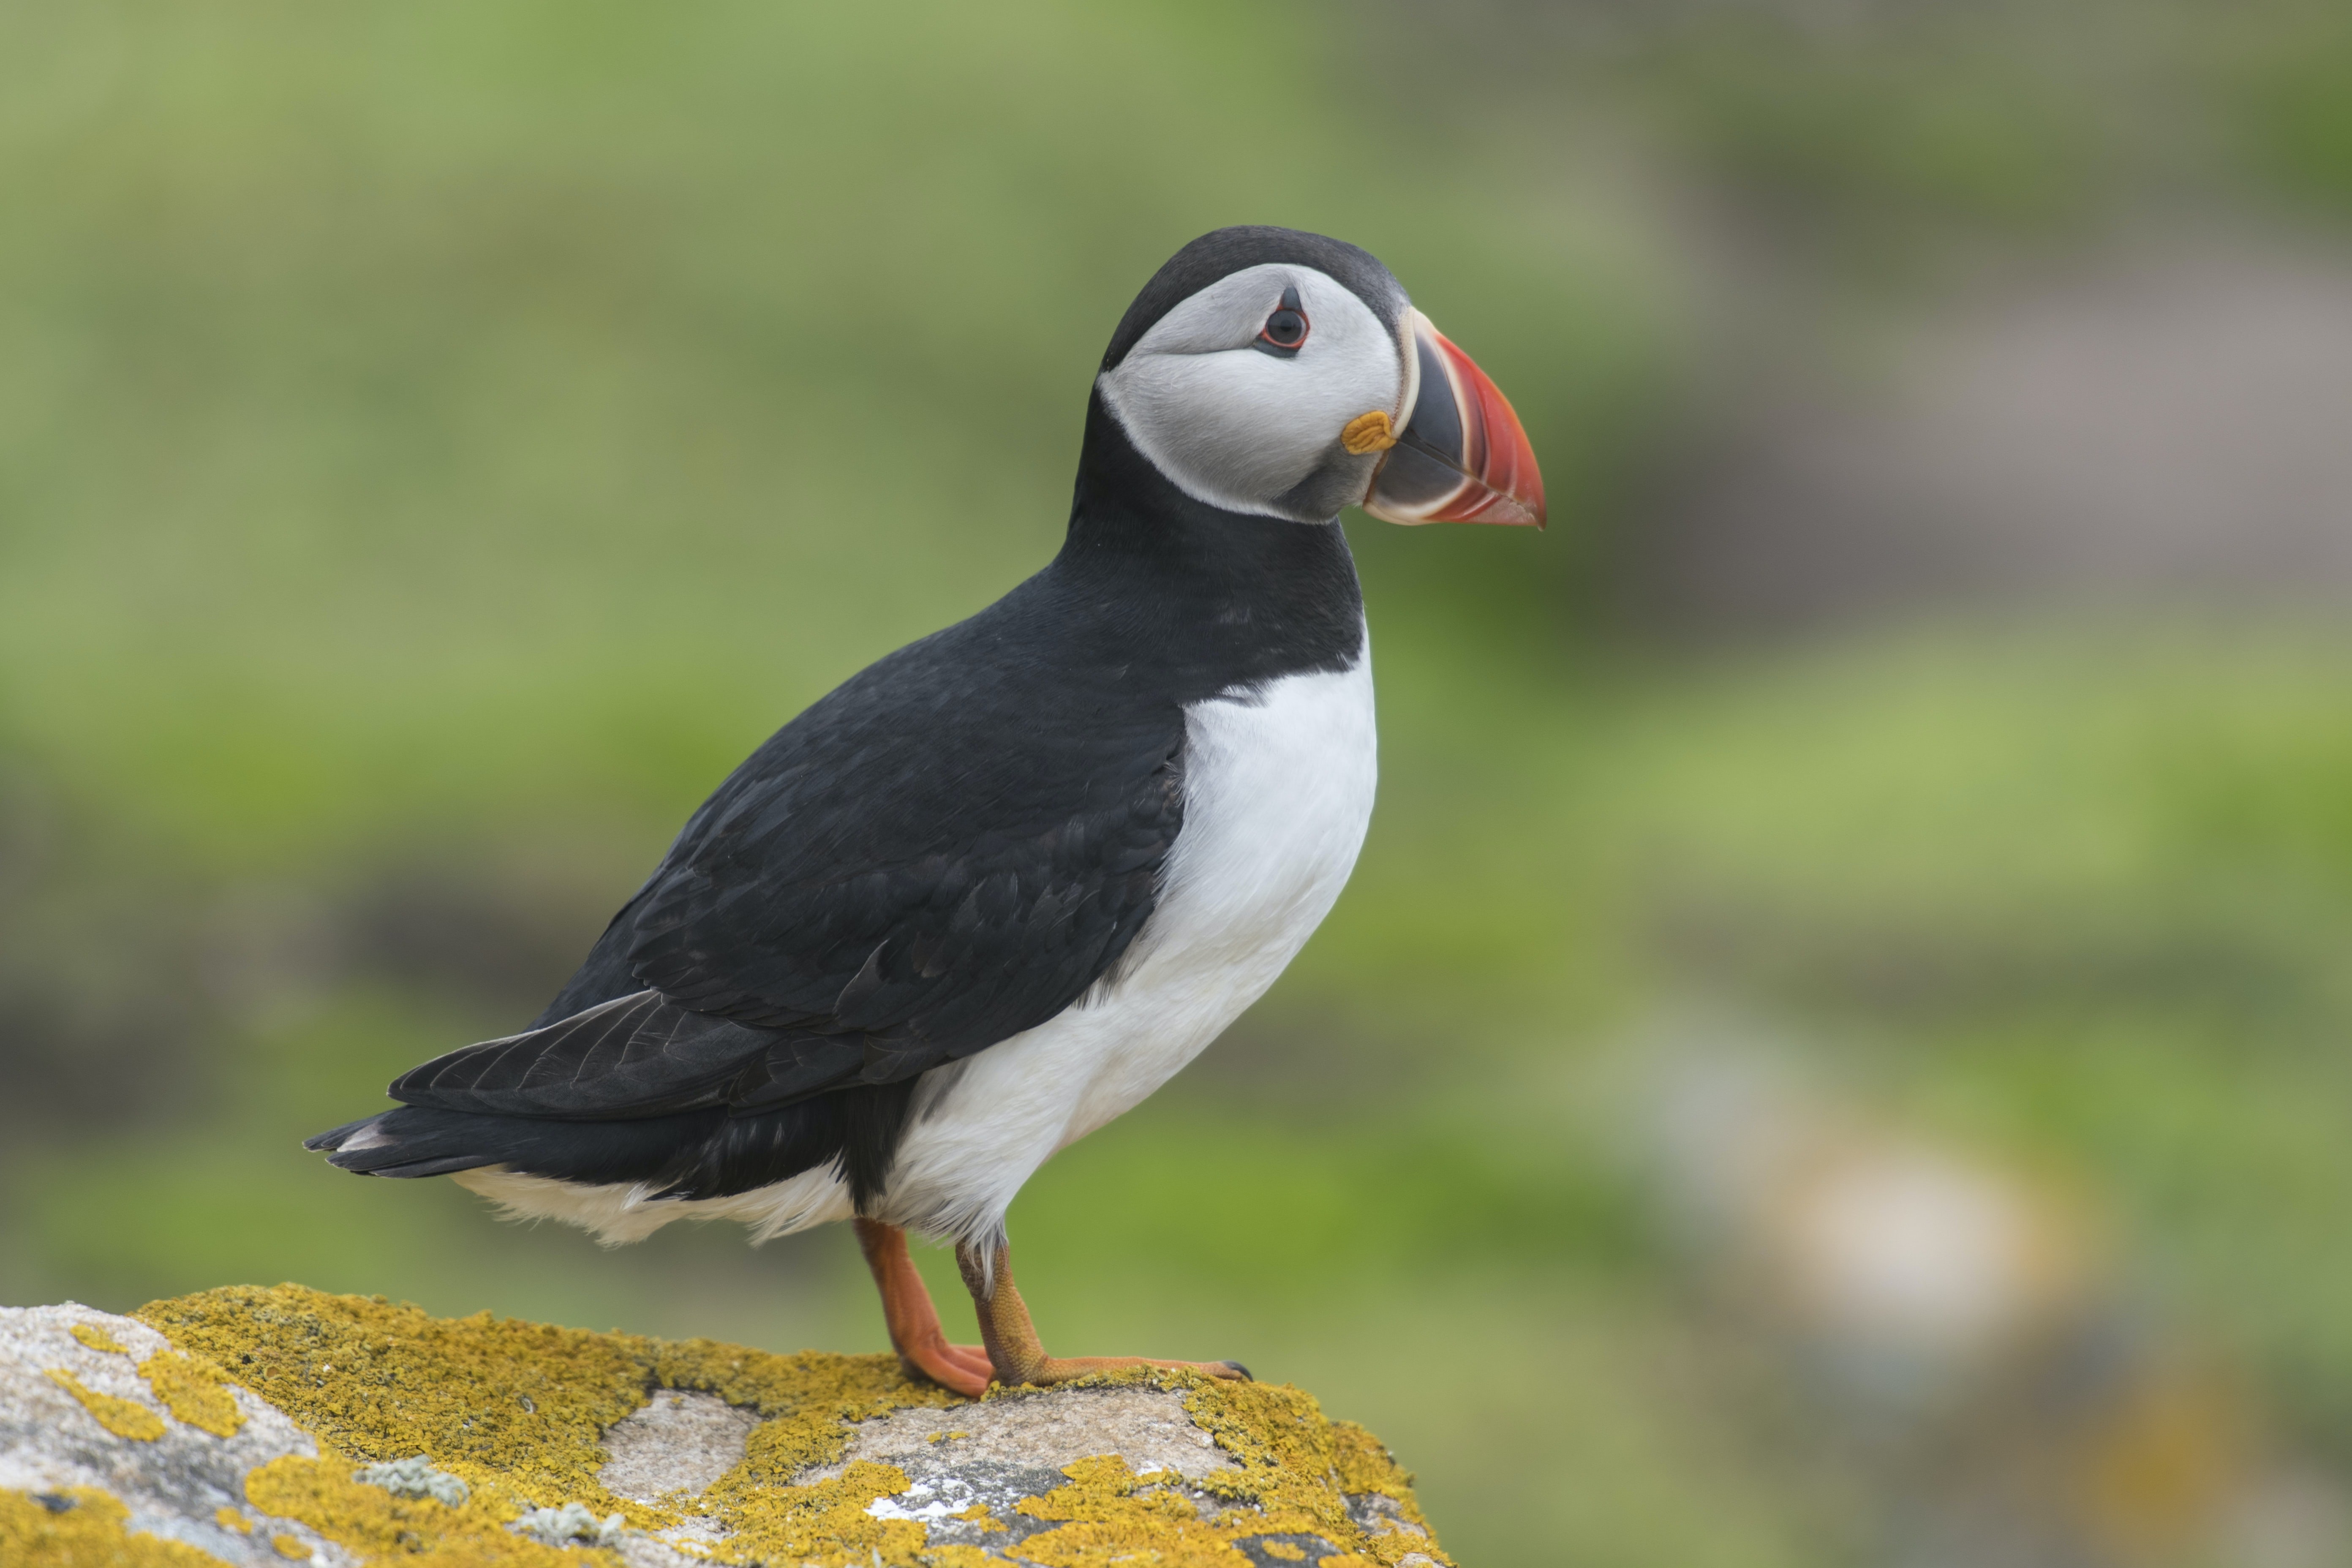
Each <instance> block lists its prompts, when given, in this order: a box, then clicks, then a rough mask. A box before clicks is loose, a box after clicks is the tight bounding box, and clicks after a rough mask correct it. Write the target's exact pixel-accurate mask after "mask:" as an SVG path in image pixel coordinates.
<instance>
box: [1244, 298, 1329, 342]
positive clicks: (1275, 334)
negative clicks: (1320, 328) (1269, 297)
mask: <svg viewBox="0 0 2352 1568" xmlns="http://www.w3.org/2000/svg"><path fill="white" fill-rule="evenodd" d="M1312 330H1313V323H1311V322H1309V321H1307V307H1306V306H1305V305H1304V304H1303V303H1302V302H1301V301H1300V300H1299V298H1298V290H1297V289H1296V288H1291V289H1284V290H1283V291H1282V302H1281V303H1280V304H1278V305H1276V307H1275V308H1274V310H1273V313H1272V314H1270V315H1268V316H1267V317H1266V319H1265V326H1263V327H1261V328H1259V329H1258V334H1257V342H1255V343H1253V344H1251V345H1250V346H1251V347H1253V348H1256V349H1261V350H1263V351H1265V353H1270V354H1276V355H1278V356H1279V357H1281V358H1283V359H1288V358H1290V357H1291V356H1292V355H1293V354H1295V353H1297V352H1298V351H1299V349H1300V347H1301V346H1302V345H1304V344H1305V343H1306V342H1307V333H1308V332H1309V331H1312Z"/></svg>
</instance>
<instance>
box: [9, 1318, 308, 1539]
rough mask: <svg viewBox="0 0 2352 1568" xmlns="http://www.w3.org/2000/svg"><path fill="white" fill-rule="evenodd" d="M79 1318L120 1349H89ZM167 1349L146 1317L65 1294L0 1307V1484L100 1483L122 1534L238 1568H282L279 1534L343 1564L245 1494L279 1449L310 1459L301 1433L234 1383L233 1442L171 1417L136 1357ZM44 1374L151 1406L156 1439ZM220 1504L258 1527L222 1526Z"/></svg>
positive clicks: (55, 1491) (54, 1492)
mask: <svg viewBox="0 0 2352 1568" xmlns="http://www.w3.org/2000/svg"><path fill="white" fill-rule="evenodd" d="M76 1324H82V1325H86V1326H87V1327H89V1328H91V1329H94V1330H98V1331H102V1332H103V1333H104V1334H105V1335H106V1336H107V1337H109V1338H110V1339H111V1340H112V1341H113V1342H115V1343H116V1344H119V1345H121V1346H122V1347H123V1350H124V1351H125V1352H128V1353H127V1354H118V1353H116V1352H112V1351H100V1350H92V1349H91V1348H90V1347H89V1346H88V1345H86V1344H83V1343H82V1342H80V1341H79V1340H77V1339H75V1338H74V1337H73V1330H74V1326H75V1325H76ZM170 1348H171V1347H170V1346H169V1345H168V1344H166V1343H165V1342H164V1339H163V1335H161V1334H159V1333H157V1332H156V1331H154V1330H152V1329H151V1328H149V1327H148V1326H147V1325H146V1324H144V1323H142V1322H139V1321H135V1320H133V1319H130V1318H118V1317H115V1316H113V1315H112V1314H111V1313H107V1312H100V1311H98V1310H95V1309H92V1308H89V1307H83V1306H79V1305H77V1304H75V1303H73V1302H70V1301H68V1302H67V1303H65V1304H64V1305H62V1306H56V1307H8V1308H0V1489H7V1490H10V1491H21V1492H31V1493H34V1494H35V1495H46V1496H51V1497H55V1496H58V1495H59V1494H60V1493H62V1492H64V1491H65V1490H66V1489H69V1488H74V1487H94V1488H98V1489H101V1490H104V1491H107V1492H110V1493H111V1494H112V1495H113V1496H115V1497H116V1498H119V1499H120V1500H121V1501H122V1503H123V1505H124V1506H125V1507H126V1508H128V1509H129V1510H131V1517H130V1518H129V1519H128V1520H127V1521H125V1523H124V1528H125V1529H126V1530H129V1531H132V1532H133V1533H144V1534H150V1535H158V1536H163V1537H165V1538H167V1539H169V1540H173V1541H179V1542H185V1543H186V1544H188V1545H190V1546H194V1547H196V1548H197V1549H199V1550H201V1551H205V1552H210V1553H212V1554H213V1555H214V1556H215V1557H217V1558H219V1559H220V1560H221V1561H222V1562H224V1563H235V1564H237V1565H238V1568H247V1565H251V1568H262V1565H263V1564H268V1565H269V1568H286V1563H287V1562H288V1561H289V1559H288V1557H287V1556H286V1555H284V1554H282V1553H281V1552H279V1551H278V1549H277V1548H276V1546H275V1544H274V1542H276V1541H277V1540H278V1538H280V1537H287V1536H290V1537H293V1538H294V1539H296V1540H299V1542H302V1543H303V1544H304V1545H305V1546H307V1547H309V1548H310V1561H311V1562H312V1563H316V1564H320V1568H341V1565H343V1564H345V1563H350V1562H351V1561H352V1559H351V1557H350V1555H349V1554H348V1553H347V1552H344V1551H343V1549H342V1548H341V1547H340V1546H337V1545H335V1544H334V1543H333V1542H329V1541H325V1540H322V1539H321V1538H320V1537H319V1536H318V1535H317V1534H316V1533H314V1532H313V1531H310V1530H309V1529H307V1528H306V1527H304V1526H302V1525H299V1524H296V1523H294V1522H292V1521H289V1520H277V1519H269V1518H267V1517H266V1516H264V1515H262V1514H260V1513H258V1512H257V1511H256V1510H254V1508H253V1507H252V1506H251V1505H250V1504H248V1503H247V1501H246V1499H245V1478H246V1476H247V1474H248V1473H249V1472H250V1471H251V1470H252V1469H253V1468H255V1467H256V1466H258V1465H266V1464H268V1462H269V1461H270V1460H272V1459H276V1458H282V1457H284V1456H286V1455H288V1454H298V1455H300V1456H301V1457H303V1458H317V1457H318V1452H319V1448H318V1445H317V1444H316V1443H314V1442H312V1441H311V1439H310V1435H309V1434H308V1433H306V1432H304V1431H303V1430H302V1429H301V1428H300V1427H299V1426H295V1425H294V1423H293V1422H292V1421H290V1420H289V1419H287V1417H286V1416H284V1415H281V1414H279V1413H278V1411H277V1410H276V1409H274V1408H272V1407H271V1406H269V1405H265V1404H264V1403H262V1402H261V1401H260V1400H259V1399H257V1398H256V1397H254V1395H253V1394H250V1393H248V1392H247V1391H246V1390H245V1389H242V1388H233V1389H231V1390H230V1391H229V1392H230V1397H232V1398H234V1399H235V1400H236V1405H237V1408H238V1409H239V1410H240V1411H242V1412H244V1415H245V1424H244V1426H242V1427H241V1428H239V1430H238V1431H237V1433H236V1436H233V1437H218V1436H214V1435H213V1434H212V1433H210V1432H206V1431H204V1430H202V1429H200V1428H198V1427H194V1426H186V1425H184V1424H183V1423H181V1422H179V1421H175V1420H173V1418H172V1415H171V1412H170V1411H169V1410H168V1409H166V1408H165V1407H164V1405H163V1401H162V1400H160V1399H158V1398H156V1397H155V1393H154V1390H152V1388H150V1387H149V1386H148V1385H147V1381H146V1379H144V1378H142V1377H141V1376H140V1375H139V1363H141V1362H143V1361H144V1360H146V1359H147V1358H148V1357H149V1356H152V1355H153V1354H155V1353H156V1352H159V1351H163V1350H168V1349H170ZM52 1372H63V1373H67V1374H68V1375H69V1376H71V1377H72V1378H73V1379H74V1380H75V1381H76V1382H78V1383H79V1384H81V1385H82V1386H83V1387H84V1388H87V1389H89V1390H90V1391H91V1392H92V1393H95V1394H111V1395H112V1396H114V1397H115V1398H117V1399H126V1400H129V1401H130V1402H131V1403H132V1404H133V1405H139V1406H141V1407H142V1408H144V1409H146V1410H149V1411H152V1413H153V1414H154V1415H157V1416H158V1417H160V1418H161V1420H162V1421H163V1436H160V1437H157V1438H155V1439H153V1440H152V1441H140V1440H138V1439H135V1438H130V1437H123V1436H117V1435H116V1434H115V1433H113V1432H110V1431H109V1430H107V1428H106V1427H105V1426H104V1425H102V1424H101V1423H100V1421H99V1419H98V1417H97V1416H95V1415H91V1414H90V1413H89V1410H87V1409H86V1408H84V1407H83V1405H82V1404H81V1402H80V1401H79V1400H78V1399H76V1398H75V1397H74V1396H73V1394H70V1393H68V1391H67V1390H66V1389H65V1388H64V1387H63V1386H62V1385H61V1384H58V1382H57V1380H56V1379H54V1378H52V1377H51V1376H50V1375H49V1373H52ZM225 1508H226V1509H235V1510H237V1511H238V1512H239V1513H241V1514H243V1515H244V1516H245V1518H246V1519H247V1520H248V1521H253V1522H254V1523H255V1525H256V1526H257V1528H255V1529H254V1530H253V1531H251V1532H250V1533H247V1532H242V1531H235V1530H230V1529H226V1528H225V1527H224V1526H223V1525H222V1524H221V1523H220V1521H219V1519H218V1513H219V1510H222V1509H225Z"/></svg>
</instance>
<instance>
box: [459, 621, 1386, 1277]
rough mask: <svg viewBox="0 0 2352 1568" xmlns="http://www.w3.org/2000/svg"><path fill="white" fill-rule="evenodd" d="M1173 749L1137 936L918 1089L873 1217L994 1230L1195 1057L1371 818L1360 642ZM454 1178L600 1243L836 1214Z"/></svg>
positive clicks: (771, 1195) (1369, 729)
mask: <svg viewBox="0 0 2352 1568" xmlns="http://www.w3.org/2000/svg"><path fill="white" fill-rule="evenodd" d="M1184 732H1185V742H1184V826H1183V830H1182V831H1181V833H1179V834H1178V835H1177V837H1176V843H1175V846H1174V847H1173V848H1172V849H1171V851H1170V854H1169V860H1168V870H1167V877H1166V880H1165V883H1164V885H1163V887H1162V889H1161V891H1160V902H1159V906H1158V908H1157V909H1156V910H1154V911H1153V912H1152V916H1151V919H1150V921H1149V922H1148V923H1147V924H1146V925H1145V926H1144V928H1143V930H1142V931H1140V932H1139V933H1138V935H1137V937H1136V939H1135V943H1134V945H1133V946H1132V947H1131V948H1130V949H1129V952H1128V953H1127V956H1126V957H1125V958H1124V959H1123V960H1122V961H1121V963H1119V964H1118V967H1117V968H1116V969H1114V970H1113V971H1112V973H1111V974H1109V975H1108V976H1107V977H1106V978H1105V979H1104V980H1103V981H1102V982H1100V983H1098V984H1097V985H1096V986H1095V987H1094V988H1093V989H1092V990H1091V991H1089V992H1088V993H1087V994H1086V996H1084V997H1083V998H1081V999H1080V1000H1079V1001H1078V1002H1077V1003H1076V1004H1075V1005H1072V1006H1070V1007H1069V1008H1067V1009H1066V1010H1065V1011H1064V1012H1062V1013H1061V1014H1059V1015H1058V1016H1055V1017H1054V1018H1052V1019H1050V1020H1048V1021H1047V1022H1045V1023H1044V1024H1041V1025H1039V1026H1037V1027H1035V1028H1034V1029H1030V1030H1027V1031H1026V1032H1024V1033H1022V1034H1019V1035H1015V1036H1013V1037H1012V1038H1010V1039H1007V1040H1003V1041H1001V1042H999V1043H998V1044H996V1045H994V1046H992V1047H989V1048H988V1049H986V1050H984V1051H982V1052H981V1053H980V1054H979V1055H977V1056H974V1057H971V1058H966V1059H965V1060H963V1061H961V1062H958V1063H956V1064H954V1065H953V1066H950V1067H946V1068H936V1069H934V1070H933V1071H931V1072H929V1073H926V1074H925V1075H924V1077H923V1080H922V1082H921V1083H920V1084H919V1086H918V1087H917V1089H916V1095H915V1102H914V1106H913V1109H912V1110H911V1112H910V1114H909V1118H908V1127H907V1131H906V1135H905V1138H904V1141H903V1142H901V1143H900V1144H899V1146H898V1160H897V1162H896V1163H895V1164H894V1165H893V1166H892V1168H891V1175H890V1184H889V1186H888V1189H887V1191H886V1192H885V1193H884V1194H883V1197H882V1201H881V1203H880V1205H878V1208H879V1213H878V1214H877V1218H881V1219H886V1220H888V1221H889V1222H891V1223H892V1224H894V1225H902V1226H907V1227H908V1228H909V1229H911V1230H915V1231H918V1232H920V1233H922V1234H924V1235H928V1236H932V1237H940V1238H941V1239H948V1238H957V1239H965V1240H971V1241H975V1242H985V1241H987V1240H989V1239H991V1238H992V1237H995V1236H996V1235H998V1234H999V1233H1001V1231H1002V1230H1003V1224H1004V1213H1005V1210H1006V1209H1007V1208H1009V1207H1010V1206H1011V1205H1012V1203H1013V1195H1014V1194H1016V1193H1018V1192H1020V1190H1021V1187H1022V1184H1024V1183H1025V1182H1027V1181H1028V1179H1029V1178H1030V1176H1031V1175H1032V1174H1033V1173H1035V1171H1036V1169H1037V1167H1038V1166H1040V1165H1042V1164H1044V1163H1045V1161H1046V1160H1047V1159H1048V1158H1049V1157H1051V1156H1052V1154H1053V1153H1054V1152H1055V1150H1057V1149H1060V1148H1062V1147H1064V1146H1065V1145H1066V1144H1069V1143H1072V1142H1076V1141H1077V1140H1078V1139H1080V1138H1083V1137H1085V1136H1086V1135H1087V1133H1089V1132H1091V1131H1094V1130H1095V1129H1096V1128H1097V1127H1100V1126H1102V1125H1103V1124H1104V1123H1105V1122H1107V1121H1110V1120H1111V1119H1112V1118H1114V1117H1116V1116H1118V1115H1119V1114H1120V1113H1121V1112H1122V1111H1125V1110H1130V1109H1132V1108H1133V1107H1134V1106H1136V1105H1138V1104H1139V1103H1140V1102H1141V1101H1142V1100H1144V1099H1145V1097H1147V1096H1148V1095H1150V1093H1151V1091H1152V1090H1153V1089H1158V1088H1159V1087H1160V1085H1161V1084H1163V1083H1166V1082H1167V1081H1168V1080H1169V1079H1171V1078H1172V1077H1173V1076H1175V1074H1176V1072H1177V1070H1178V1069H1179V1068H1182V1067H1183V1066H1184V1064H1185V1063H1187V1062H1189V1061H1191V1060H1192V1058H1194V1057H1196V1056H1198V1055H1200V1054H1201V1052H1202V1050H1203V1049H1205V1048H1206V1047H1208V1045H1209V1042H1210V1041H1212V1040H1213V1039H1215V1038H1216V1037H1218V1036H1219V1035H1220V1034H1222V1033H1223V1032H1224V1028H1225V1026H1226V1025H1228V1024H1230V1023H1232V1022H1233V1021H1234V1019H1235V1018H1237V1017H1239V1016H1241V1014H1242V1012H1243V1010H1244V1008H1246V1007H1248V1006H1249V1005H1250V1004H1251V1003H1253V1002H1255V1001H1256V1000H1257V999H1258V997H1260V996H1261V995H1263V994H1265V989H1266V987H1267V986H1269V985H1271V984H1274V981H1275V977H1276V975H1279V974H1280V973H1282V971H1283V969H1284V967H1285V966H1286V965H1287V964H1288V963H1290V961H1291V959H1292V957H1294V956H1295V955H1296V954H1297V952H1298V950H1299V948H1300V947H1302V946H1304V945H1305V944H1306V942H1307V937H1308V936H1310V935H1311V934H1313V932H1314V931H1315V928H1316V927H1317V926H1318V925H1319V924H1321V923H1322V920H1323V917H1324V916H1325V915H1326V914H1328V913H1329V912H1330V909H1331V905H1332V903H1333V901H1334V900H1337V899H1338V898H1339V889H1340V888H1341V887H1342V886H1343V885H1345V883H1346V882H1347V880H1348V873H1349V871H1350V870H1351V869H1353V868H1354V867H1355V864H1356V852H1357V850H1358V849H1359V848H1360V847H1362V845H1363V842H1364V829H1365V827H1366V826H1368V825H1369V824H1370V821H1371V815H1372V791H1373V784H1374V782H1375V778H1376V774H1377V756H1376V753H1377V746H1376V742H1375V739H1374V733H1373V725H1372V667H1371V654H1370V644H1369V642H1368V643H1367V644H1366V647H1365V651H1364V652H1363V653H1362V654H1360V655H1359V656H1358V658H1357V660H1356V663H1355V665H1354V666H1353V668H1349V669H1346V670H1342V671H1339V672H1336V673H1327V674H1318V675H1296V676H1288V677H1286V678H1284V679H1280V680H1277V681H1275V682H1273V683H1272V684H1270V685H1268V686H1266V687H1265V688H1263V689H1259V690H1257V691H1255V693H1242V694H1239V695H1236V696H1233V697H1221V698H1217V699H1213V700H1210V701H1207V702H1202V703H1198V704H1195V705H1194V706H1193V707H1192V708H1190V709H1188V710H1186V712H1185V716H1184ZM456 1179H457V1181H458V1182H460V1183H461V1184H464V1185H466V1186H468V1187H471V1188H473V1189H474V1190H475V1191H477V1192H478V1193H481V1194H483V1195H484V1196H486V1197H490V1198H493V1199H496V1200H498V1201H499V1203H500V1204H501V1205H502V1206H503V1207H504V1208H505V1209H506V1210H507V1212H508V1213H509V1214H510V1215H533V1216H541V1215H543V1216H546V1217H549V1218H556V1219H563V1220H567V1221H570V1222H571V1223H572V1224H575V1225H580V1226H585V1227H586V1228H588V1229H590V1230H593V1231H595V1232H596V1233H597V1234H598V1235H599V1236H600V1237H602V1238H603V1239H604V1241H605V1243H606V1244H607V1245H612V1244H615V1243H619V1242H624V1241H635V1240H638V1239H640V1238H641V1237H645V1236H647V1235H650V1234H651V1233H652V1232H654V1231H655V1230H656V1229H658V1228H660V1227H661V1226H663V1225H666V1224H667V1223H668V1222H669V1221H671V1220H674V1219H687V1218H692V1219H718V1218H727V1219H740V1220H742V1221H743V1222H744V1223H745V1224H747V1225H750V1226H752V1227H753V1229H754V1232H755V1234H756V1236H757V1237H758V1238H759V1239H762V1240H764V1239H766V1238H767V1237H772V1236H781V1235H782V1234H784V1233H785V1232H787V1231H793V1230H800V1229H803V1228H804V1227H806V1226H812V1225H821V1224H824V1223H825V1222H826V1221H829V1220H838V1219H846V1218H848V1217H849V1214H850V1203H849V1193H848V1188H847V1186H846V1184H844V1183H843V1182H842V1181H841V1179H840V1178H839V1177H838V1176H837V1175H836V1174H835V1172H834V1170H833V1168H832V1167H830V1166H827V1167H824V1168H821V1169H818V1170H814V1171H808V1172H804V1173H802V1174H800V1175H798V1176H795V1177H793V1179H791V1180H790V1181H787V1182H782V1183H779V1184H776V1185H774V1186H771V1187H762V1188H760V1189H758V1190H756V1191H753V1192H748V1193H739V1194H736V1195H734V1196H732V1197H725V1198H708V1199H701V1200H691V1201H680V1200H677V1199H656V1198H649V1197H648V1196H647V1195H646V1192H645V1190H644V1189H643V1188H642V1187H632V1186H627V1185H616V1186H610V1187H590V1186H583V1185H575V1184H571V1183H564V1182H552V1181H546V1180H543V1179H541V1178H539V1177H534V1176H520V1175H514V1174H511V1173H507V1172H505V1171H503V1170H490V1171H469V1172H465V1173H460V1174H459V1175H458V1176H457V1178H456Z"/></svg>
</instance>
